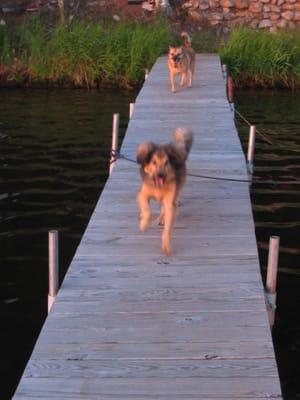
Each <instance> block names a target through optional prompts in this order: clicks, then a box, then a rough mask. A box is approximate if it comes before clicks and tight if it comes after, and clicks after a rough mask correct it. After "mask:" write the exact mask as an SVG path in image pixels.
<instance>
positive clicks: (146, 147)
mask: <svg viewBox="0 0 300 400" xmlns="http://www.w3.org/2000/svg"><path fill="white" fill-rule="evenodd" d="M156 148H157V146H156V145H155V144H154V143H151V142H148V143H141V144H139V145H138V147H137V149H136V161H137V163H138V164H142V165H144V164H147V163H148V162H149V161H150V159H151V157H152V154H153V152H154V151H155V150H156Z"/></svg>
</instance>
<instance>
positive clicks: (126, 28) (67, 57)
mask: <svg viewBox="0 0 300 400" xmlns="http://www.w3.org/2000/svg"><path fill="white" fill-rule="evenodd" d="M170 41H171V30H170V27H169V24H168V23H167V22H166V21H165V20H163V19H158V20H157V21H155V23H151V24H146V23H134V22H131V23H130V22H126V23H125V22H124V23H118V24H114V23H112V22H111V23H107V22H102V23H96V22H80V21H74V22H72V24H70V25H69V26H65V27H56V28H55V29H54V30H53V31H52V32H47V30H46V29H45V24H43V23H42V22H41V21H39V20H36V21H33V22H32V21H31V22H30V23H25V24H23V25H22V26H20V27H18V28H17V29H16V30H14V31H9V30H8V29H7V28H6V27H1V29H0V64H1V65H2V66H12V65H14V64H15V63H16V62H18V63H19V64H22V65H23V66H26V69H27V75H28V80H29V81H31V82H38V83H45V82H46V83H48V84H55V85H66V84H67V85H73V86H78V87H95V86H97V85H99V84H101V85H117V86H121V87H130V86H134V85H138V84H139V83H140V82H141V81H142V79H143V77H144V70H145V68H150V67H151V66H152V65H153V63H154V62H155V61H156V59H157V57H158V56H160V55H161V54H162V53H163V52H166V50H167V46H168V44H169V43H170Z"/></svg>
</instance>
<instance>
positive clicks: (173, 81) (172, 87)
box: [170, 72, 176, 93]
mask: <svg viewBox="0 0 300 400" xmlns="http://www.w3.org/2000/svg"><path fill="white" fill-rule="evenodd" d="M174 77H175V74H173V73H172V72H170V82H171V90H172V92H173V93H175V92H176V86H175V79H174Z"/></svg>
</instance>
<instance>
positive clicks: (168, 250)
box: [161, 243, 173, 256]
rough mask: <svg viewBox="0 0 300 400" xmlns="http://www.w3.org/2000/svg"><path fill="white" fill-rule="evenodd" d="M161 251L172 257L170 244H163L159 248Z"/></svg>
mask: <svg viewBox="0 0 300 400" xmlns="http://www.w3.org/2000/svg"><path fill="white" fill-rule="evenodd" d="M161 251H162V252H163V253H165V254H166V255H167V256H172V255H173V249H172V247H171V246H170V244H164V243H163V244H162V246H161Z"/></svg>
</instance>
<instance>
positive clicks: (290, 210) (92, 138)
mask: <svg viewBox="0 0 300 400" xmlns="http://www.w3.org/2000/svg"><path fill="white" fill-rule="evenodd" d="M0 96H1V97H0V99H1V100H0V105H1V107H0V171H1V173H0V185H1V186H0V209H1V212H0V243H1V247H0V274H1V279H0V318H1V329H0V343H1V364H0V376H1V384H0V399H1V400H5V399H9V398H10V396H11V394H12V393H13V391H14V388H15V386H16V384H17V382H18V379H19V377H20V375H21V373H22V371H23V368H24V366H25V364H26V361H27V359H28V357H29V356H30V353H31V350H32V347H33V345H34V342H35V339H36V337H37V335H38V333H39V331H40V329H41V325H42V323H43V321H44V318H45V316H46V308H47V262H48V261H47V259H48V255H47V234H48V230H50V229H53V228H55V229H58V230H59V231H60V264H61V279H62V277H63V275H64V274H65V271H66V269H67V267H68V265H69V264H70V261H71V259H72V257H73V254H74V252H75V250H76V247H77V245H78V243H79V240H80V237H81V235H82V233H83V231H84V229H85V226H86V224H87V221H88V220H89V217H90V215H91V212H92V210H93V208H94V205H95V203H96V201H97V199H98V196H99V194H100V191H101V189H102V187H103V184H104V182H105V179H106V177H107V169H108V162H107V160H108V152H109V148H110V142H111V119H112V113H113V112H120V114H121V132H124V130H125V127H126V124H127V116H128V104H129V102H130V101H132V100H133V99H134V97H135V93H130V94H126V93H119V92H116V93H110V94H109V95H107V94H104V93H99V92H93V91H91V92H86V91H63V92H61V91H60V92H56V91H29V90H28V91H24V90H0ZM236 105H237V108H238V109H239V110H240V111H241V112H242V113H243V114H244V115H245V116H246V117H247V118H248V119H249V120H251V122H253V123H255V124H257V126H258V127H259V128H261V129H264V132H265V133H266V134H267V135H268V137H269V138H270V139H271V140H272V142H273V145H272V146H270V145H268V144H265V143H264V142H262V141H258V142H257V147H256V160H255V174H256V175H257V176H260V177H263V178H267V179H269V178H274V179H281V180H289V181H290V180H294V179H295V180H296V179H298V180H299V178H300V132H299V131H300V95H299V94H295V95H293V94H291V93H288V92H272V93H270V92H269V93H261V92H258V93H257V92H240V93H238V94H237V98H236ZM238 128H239V131H240V133H241V137H242V139H243V142H245V141H246V140H247V136H248V128H246V126H245V124H244V123H241V124H240V123H238ZM299 191H300V185H298V186H297V185H278V186H277V187H273V186H270V185H266V186H264V187H262V186H255V185H254V186H253V187H252V200H253V207H254V216H255V221H256V234H257V240H258V244H259V251H260V258H261V265H262V274H263V276H265V265H266V257H267V252H266V249H267V246H268V240H269V236H270V235H279V236H280V237H281V252H280V271H279V282H278V311H277V318H276V325H275V328H274V343H275V348H276V354H277V358H278V362H279V370H280V377H281V381H282V386H283V391H284V393H285V398H286V399H294V398H297V397H299V398H300V380H299V377H300V313H299V309H298V307H299V305H300V251H299V238H300V212H299V211H300V210H299V208H300V193H299Z"/></svg>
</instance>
